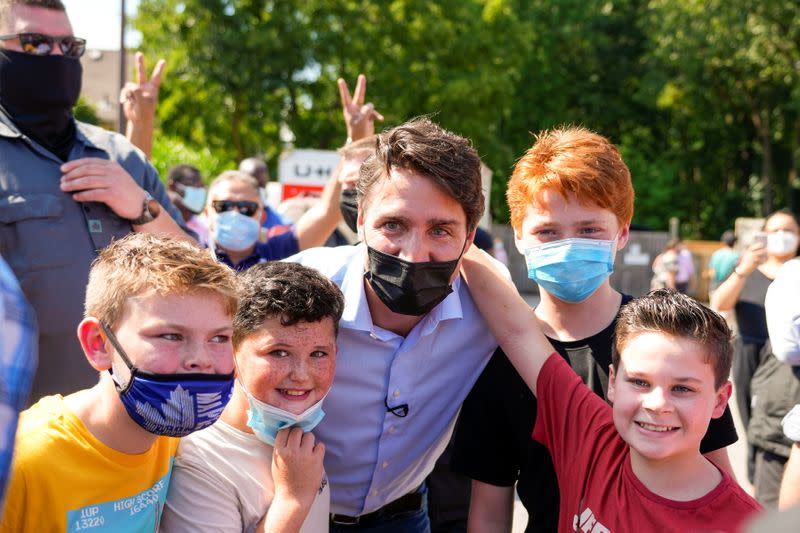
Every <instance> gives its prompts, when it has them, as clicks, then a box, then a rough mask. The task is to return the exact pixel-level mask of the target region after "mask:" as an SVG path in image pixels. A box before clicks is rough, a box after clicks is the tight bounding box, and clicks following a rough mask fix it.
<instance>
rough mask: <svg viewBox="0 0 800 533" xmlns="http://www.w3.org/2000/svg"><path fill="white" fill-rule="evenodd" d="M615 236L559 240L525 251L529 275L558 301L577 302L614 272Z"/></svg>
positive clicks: (593, 290)
mask: <svg viewBox="0 0 800 533" xmlns="http://www.w3.org/2000/svg"><path fill="white" fill-rule="evenodd" d="M615 244H616V239H614V240H610V241H605V240H597V239H562V240H560V241H553V242H548V243H546V244H540V245H539V246H534V247H532V248H528V249H527V250H525V263H526V264H527V265H528V277H529V278H530V279H532V280H533V281H535V282H536V283H538V284H539V286H540V287H541V288H542V289H544V290H545V291H547V292H548V293H549V294H552V295H553V296H555V297H556V298H558V299H559V300H562V301H564V302H569V303H579V302H582V301H584V300H585V299H586V298H588V297H589V296H591V295H592V294H594V292H595V291H596V290H597V289H598V288H599V287H600V285H602V284H603V282H604V281H605V280H606V278H607V277H608V276H609V275H611V272H613V271H614V248H615Z"/></svg>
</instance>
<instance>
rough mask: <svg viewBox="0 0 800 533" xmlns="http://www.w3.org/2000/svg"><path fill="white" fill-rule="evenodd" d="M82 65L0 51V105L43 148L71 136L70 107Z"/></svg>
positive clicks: (78, 88)
mask: <svg viewBox="0 0 800 533" xmlns="http://www.w3.org/2000/svg"><path fill="white" fill-rule="evenodd" d="M82 77H83V68H82V67H81V62H80V61H78V60H77V59H71V58H68V57H64V56H60V55H48V56H36V55H32V54H26V53H23V52H14V51H10V50H3V51H2V52H1V53H0V106H2V107H3V110H4V111H5V112H6V114H8V116H9V118H10V119H11V120H12V121H13V122H14V124H15V125H16V126H17V127H18V128H19V129H20V131H22V133H24V134H26V135H28V136H30V137H33V138H34V139H35V140H36V141H37V142H39V143H40V144H42V145H43V146H45V147H46V148H49V149H53V148H57V147H63V145H64V143H65V142H67V141H68V140H71V139H72V138H74V135H75V125H74V123H73V120H72V108H73V107H75V104H76V103H77V102H78V96H79V95H80V93H81V78H82Z"/></svg>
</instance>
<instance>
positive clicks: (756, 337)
mask: <svg viewBox="0 0 800 533" xmlns="http://www.w3.org/2000/svg"><path fill="white" fill-rule="evenodd" d="M763 231H764V233H765V234H766V243H765V242H763V241H759V240H756V241H755V242H753V243H752V244H750V246H749V247H748V248H747V249H746V250H745V251H744V252H743V253H742V257H741V259H740V260H739V264H738V265H736V267H735V268H734V269H733V271H732V272H731V274H730V276H728V279H726V280H725V281H724V282H722V284H720V286H719V287H718V288H717V290H716V291H715V292H714V294H713V296H712V297H711V307H712V309H714V310H715V311H718V312H726V311H734V313H735V315H736V322H737V324H738V328H739V334H738V335H737V337H736V338H735V339H734V358H733V369H732V371H731V374H732V377H733V383H734V386H735V388H734V394H735V396H736V404H737V406H738V408H739V414H740V416H741V418H742V423H743V425H744V426H745V427H747V426H748V425H749V423H750V414H751V402H752V394H751V388H750V382H751V380H752V377H753V375H754V374H755V372H756V369H757V368H758V367H759V366H760V365H761V363H762V362H763V361H764V360H765V358H766V356H767V355H769V354H768V353H762V352H764V350H763V348H764V344H765V343H766V341H767V339H768V337H769V334H768V331H767V318H766V312H765V310H764V300H765V298H766V296H767V289H768V287H769V286H770V284H771V283H772V280H774V279H775V276H776V275H777V273H778V270H779V269H780V268H781V266H783V264H784V263H786V262H787V261H789V260H790V259H792V258H793V257H795V256H796V255H797V246H798V234H799V233H800V228H798V224H797V220H796V219H795V217H794V215H793V214H792V213H791V212H790V211H788V210H780V211H775V212H774V213H772V214H771V215H769V216H768V217H767V219H766V221H765V222H764V228H763ZM755 470H756V464H755V455H754V450H753V449H752V448H751V449H750V453H749V454H748V478H749V479H750V481H751V482H753V481H754V480H755V476H756V472H755Z"/></svg>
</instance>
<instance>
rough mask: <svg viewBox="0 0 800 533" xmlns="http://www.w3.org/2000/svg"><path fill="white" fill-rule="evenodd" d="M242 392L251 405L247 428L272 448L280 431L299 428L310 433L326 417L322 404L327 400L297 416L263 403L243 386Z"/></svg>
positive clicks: (248, 412)
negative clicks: (294, 427)
mask: <svg viewBox="0 0 800 533" xmlns="http://www.w3.org/2000/svg"><path fill="white" fill-rule="evenodd" d="M242 390H243V391H244V393H245V395H246V396H247V401H248V402H249V403H250V409H249V410H248V411H247V426H248V427H249V428H250V429H252V430H253V433H255V435H256V437H258V438H259V440H261V441H262V442H266V443H267V444H269V445H270V446H275V438H276V437H277V435H278V432H279V431H280V430H282V429H285V428H289V427H293V426H297V427H299V428H300V429H302V430H303V431H305V432H309V431H311V430H312V429H314V428H315V427H317V424H319V423H320V422H322V419H323V417H324V416H325V411H323V410H322V402H323V400H325V398H322V399H321V400H320V401H318V402H317V403H315V404H314V405H312V406H311V407H309V408H308V409H306V410H305V411H303V412H302V413H300V414H299V415H296V414H294V413H290V412H289V411H284V410H283V409H279V408H277V407H275V406H274V405H269V404H266V403H264V402H262V401H261V400H259V399H257V398H256V397H255V396H253V395H252V394H250V393H249V392H247V390H245V388H244V386H242Z"/></svg>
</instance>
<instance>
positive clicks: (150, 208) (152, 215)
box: [128, 191, 161, 226]
mask: <svg viewBox="0 0 800 533" xmlns="http://www.w3.org/2000/svg"><path fill="white" fill-rule="evenodd" d="M160 214H161V204H159V203H158V201H157V200H156V199H155V198H153V197H152V196H151V195H150V193H149V192H147V191H144V201H143V202H142V214H141V215H139V217H138V218H131V219H128V221H129V222H130V223H131V224H133V225H134V226H141V225H142V224H147V223H148V222H152V221H154V220H155V219H156V218H157V217H158V215H160Z"/></svg>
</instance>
